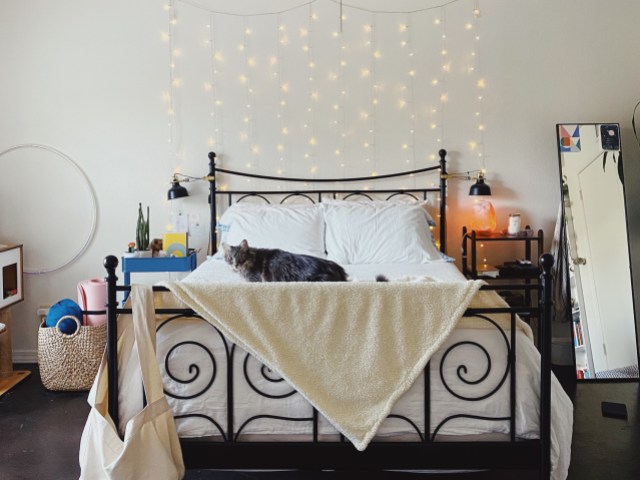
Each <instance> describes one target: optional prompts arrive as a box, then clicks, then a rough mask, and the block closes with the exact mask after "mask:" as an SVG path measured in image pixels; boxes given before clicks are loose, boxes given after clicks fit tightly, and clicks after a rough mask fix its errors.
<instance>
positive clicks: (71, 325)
mask: <svg viewBox="0 0 640 480" xmlns="http://www.w3.org/2000/svg"><path fill="white" fill-rule="evenodd" d="M68 316H70V317H74V318H76V319H77V320H78V322H79V323H80V324H82V309H81V308H80V305H78V304H77V303H76V302H74V301H73V300H71V299H70V298H63V299H62V300H60V301H59V302H58V303H56V304H54V305H51V307H50V308H49V312H48V313H47V318H46V319H45V325H46V326H47V327H55V326H56V325H57V324H58V321H59V320H60V319H61V318H62V317H68ZM58 328H59V329H60V331H61V332H62V333H65V334H67V335H71V334H72V333H74V332H75V331H76V329H77V328H78V324H77V323H76V322H75V321H74V320H73V319H72V318H65V319H63V320H62V321H61V322H60V325H59V326H58Z"/></svg>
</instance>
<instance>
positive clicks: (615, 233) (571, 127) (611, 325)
mask: <svg viewBox="0 0 640 480" xmlns="http://www.w3.org/2000/svg"><path fill="white" fill-rule="evenodd" d="M557 138H558V152H559V159H560V172H561V176H562V202H563V206H564V210H563V215H564V225H565V231H564V233H565V239H566V240H565V242H564V243H565V245H564V248H566V255H565V257H566V258H567V259H568V263H569V264H568V266H567V272H568V278H567V280H566V281H567V290H568V293H569V294H570V307H571V308H570V309H567V315H569V316H570V317H571V318H570V322H571V325H572V327H573V346H574V350H575V363H576V376H577V378H578V379H608V378H638V348H637V345H636V327H635V314H634V311H635V309H634V303H633V291H632V286H631V262H630V256H629V242H628V235H627V215H626V206H625V193H624V175H623V164H622V150H621V143H620V126H619V125H618V124H616V123H608V124H601V123H589V124H585V123H581V124H559V125H557Z"/></svg>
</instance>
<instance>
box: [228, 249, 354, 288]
mask: <svg viewBox="0 0 640 480" xmlns="http://www.w3.org/2000/svg"><path fill="white" fill-rule="evenodd" d="M222 249H223V250H224V259H225V261H226V262H227V263H228V264H229V265H231V267H232V268H233V269H234V270H235V271H236V272H238V273H239V274H240V275H242V277H243V278H244V279H245V280H247V281H249V282H346V281H347V273H346V272H345V271H344V268H342V267H341V266H340V265H338V264H337V263H335V262H332V261H331V260H325V259H324V258H318V257H312V256H311V255H302V254H298V253H291V252H287V251H284V250H280V249H277V248H254V247H250V246H249V243H248V242H247V241H246V240H242V242H240V245H238V246H231V245H228V244H226V243H223V244H222Z"/></svg>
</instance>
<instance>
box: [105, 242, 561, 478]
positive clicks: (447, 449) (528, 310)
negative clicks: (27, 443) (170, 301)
mask: <svg viewBox="0 0 640 480" xmlns="http://www.w3.org/2000/svg"><path fill="white" fill-rule="evenodd" d="M540 262H541V265H542V268H543V273H542V275H541V282H540V286H539V287H537V288H539V289H540V290H541V294H540V304H539V306H537V307H504V308H470V309H468V310H467V311H466V312H465V316H473V317H477V318H481V319H483V321H486V322H488V323H489V324H490V325H491V328H493V329H495V330H497V332H498V335H499V337H500V338H501V339H502V340H503V341H504V345H505V351H506V358H507V361H506V367H505V369H504V371H502V370H500V371H499V372H498V375H497V377H498V378H499V381H498V383H497V384H496V385H491V386H489V387H488V388H485V389H482V385H483V381H484V380H485V379H486V378H487V377H488V376H489V374H490V373H491V370H492V368H497V367H494V366H493V365H494V363H495V362H494V360H495V359H492V357H491V355H490V353H489V352H488V351H487V350H486V349H485V348H484V347H483V346H482V344H481V343H479V342H476V341H473V340H465V341H460V342H457V343H453V344H452V345H450V346H449V348H448V349H447V350H446V351H444V352H442V356H441V359H440V361H439V364H438V365H435V366H434V367H435V368H434V369H433V370H434V371H436V372H438V373H437V374H438V375H439V377H440V381H441V382H442V385H443V386H444V388H445V389H447V390H448V391H449V392H450V394H451V395H453V396H455V397H456V398H459V399H461V400H463V401H467V402H475V401H479V400H483V399H486V398H488V397H491V396H492V395H494V394H495V392H496V391H497V390H498V389H500V388H502V387H503V386H504V385H505V384H507V385H508V389H509V414H508V415H505V416H499V417H491V416H487V417H484V416H478V415H469V414H465V413H454V414H452V415H450V416H447V417H445V418H443V419H442V420H441V421H440V422H439V424H438V425H437V426H436V427H435V428H431V390H430V387H431V384H432V378H431V375H432V374H431V373H430V371H431V368H430V365H427V368H425V371H424V376H423V379H424V392H423V397H424V412H423V415H424V428H423V429H421V428H419V427H418V426H417V423H418V422H417V421H416V420H415V419H412V418H409V417H405V416H400V415H390V416H389V418H394V419H397V420H398V421H402V422H406V423H407V424H408V425H410V426H411V429H412V430H413V431H415V440H413V441H407V442H404V441H403V442H389V441H375V442H372V443H371V444H370V445H369V446H368V447H367V449H366V450H364V451H362V452H359V451H357V450H356V449H355V448H354V447H353V446H352V445H351V444H350V443H349V442H348V441H346V440H345V438H344V437H342V436H340V438H339V440H338V441H326V440H322V439H320V435H319V414H318V412H317V411H316V410H315V409H313V410H312V411H311V414H310V415H309V416H307V417H303V418H295V417H293V418H289V417H285V416H276V415H270V414H258V415H254V416H252V417H250V418H248V419H246V420H244V421H243V422H242V423H241V424H239V425H236V421H235V419H234V405H235V404H236V403H235V399H234V390H235V387H234V381H236V382H237V381H238V378H239V377H238V376H235V377H234V368H233V364H234V362H233V360H234V357H235V356H236V355H238V354H239V351H238V349H237V348H236V346H235V345H234V344H232V343H231V342H229V341H228V340H227V339H226V338H225V337H224V336H223V335H222V334H220V332H217V331H216V332H217V335H218V336H219V341H220V342H222V344H223V346H224V355H223V356H222V358H216V356H215V355H214V353H213V352H212V351H210V349H208V348H207V347H206V346H205V345H203V344H202V343H199V342H198V341H197V340H194V341H181V342H179V343H177V344H176V345H174V346H171V347H170V348H169V349H168V351H167V353H166V356H165V359H164V362H165V366H164V369H165V371H166V373H167V375H168V376H169V377H170V378H171V379H172V380H173V381H175V382H178V383H182V384H189V383H193V382H195V380H196V379H199V381H200V383H201V384H204V387H199V388H198V389H197V391H194V392H189V394H184V393H180V394H177V393H175V392H172V391H171V389H169V388H166V389H165V393H166V394H167V395H168V396H169V397H173V398H182V399H185V400H188V399H193V398H197V397H198V396H200V395H201V394H203V393H204V391H205V390H207V389H209V388H210V387H211V386H212V385H213V384H214V383H215V382H225V383H226V396H227V397H226V404H227V418H226V423H227V424H226V426H223V425H221V424H220V423H218V422H216V420H215V419H213V418H210V417H208V416H206V415H202V414H199V413H197V412H196V413H189V414H183V415H176V419H180V418H185V417H186V416H193V417H199V418H201V419H202V420H203V421H209V422H211V423H212V424H213V425H214V430H216V431H217V432H218V434H219V435H218V436H219V439H218V440H217V441H203V440H201V439H183V440H182V441H181V442H182V448H183V455H184V460H185V464H186V466H187V468H213V469H285V468H288V469H292V468H293V469H336V470H351V469H353V470H361V471H363V470H364V471H366V470H379V469H445V470H446V469H465V468H468V469H474V468H478V469H480V468H484V469H512V470H534V469H537V470H539V472H540V478H541V479H543V478H544V479H548V478H549V471H550V412H551V406H550V397H551V365H550V350H551V331H550V325H551V324H550V321H551V293H552V289H551V267H552V264H553V257H552V256H551V255H549V254H545V255H543V256H542V258H541V259H540ZM104 265H105V267H106V269H107V321H108V344H107V355H108V365H109V369H108V372H109V414H110V416H111V418H112V419H113V421H114V423H115V424H116V425H118V419H119V412H118V378H117V375H116V374H115V372H117V371H118V370H117V343H116V338H117V316H118V315H119V314H121V313H130V312H131V310H130V309H127V308H121V307H119V304H118V302H117V295H118V292H125V291H128V290H129V288H130V287H127V286H119V285H117V277H116V268H117V265H118V260H117V258H116V257H113V256H109V257H107V258H106V259H105V262H104ZM500 288H501V289H503V288H504V287H500ZM483 289H493V288H492V287H490V286H484V287H483ZM154 290H156V291H158V290H160V291H162V290H165V289H164V288H163V287H154ZM156 313H157V314H162V315H169V316H170V317H169V318H168V319H167V320H165V321H164V322H163V323H162V324H161V325H160V326H159V331H161V330H162V329H163V328H165V326H166V325H168V324H170V323H171V322H174V321H178V320H179V319H182V318H184V317H187V318H196V319H198V318H200V317H199V315H198V314H197V312H194V311H192V310H190V309H167V308H158V309H156ZM532 313H533V314H535V315H536V316H539V318H540V324H541V326H540V337H539V339H538V340H539V342H538V343H539V346H538V348H539V350H540V354H541V365H540V370H541V376H540V438H539V439H535V440H517V439H516V403H515V402H516V381H517V378H516V375H515V362H516V356H517V352H516V345H517V342H516V317H517V315H519V314H532ZM492 314H507V315H509V316H510V329H508V330H505V329H503V328H502V327H501V326H500V325H498V324H497V323H496V322H495V321H494V320H492V319H491V318H490V317H489V315H492ZM200 321H203V322H206V321H205V320H202V319H200ZM209 325H210V324H209ZM211 328H212V329H215V327H213V326H212V325H211ZM186 346H193V347H195V348H199V349H203V350H204V351H205V352H206V353H205V357H206V358H208V361H209V362H211V366H212V374H211V377H210V378H209V377H207V378H204V379H203V378H200V376H201V369H200V367H199V366H198V365H191V366H190V367H189V372H190V376H189V377H188V378H180V377H179V376H177V375H175V374H174V373H172V368H171V365H170V356H171V354H172V352H173V351H175V350H176V349H180V348H184V347H186ZM461 348H472V349H476V350H477V351H479V352H481V355H484V356H485V357H486V371H484V372H480V373H479V374H478V373H477V372H473V373H471V372H470V371H469V369H470V367H471V366H470V365H467V364H465V363H461V364H460V365H457V366H456V367H455V368H454V369H453V370H454V371H455V372H456V374H455V376H456V381H457V382H462V383H463V384H465V385H467V386H470V385H474V386H475V385H478V386H480V389H481V390H475V389H474V390H473V392H474V393H473V394H469V393H462V392H460V391H457V389H456V386H455V385H454V384H453V383H451V381H450V379H448V378H446V375H445V373H444V371H445V369H446V368H445V364H446V362H449V361H451V359H452V357H453V352H455V350H456V349H461ZM243 355H246V356H245V357H244V358H243V359H242V362H241V364H242V370H243V371H242V375H241V376H240V378H241V379H242V380H243V381H245V382H247V384H248V385H249V387H250V388H251V389H252V390H253V391H254V392H256V394H257V395H263V396H266V397H268V398H271V399H278V398H287V397H289V396H291V395H295V394H296V392H295V391H294V390H292V389H290V387H289V388H286V387H284V386H283V387H282V388H279V390H278V391H277V392H275V393H274V392H265V391H263V390H262V389H261V388H259V387H257V386H256V385H255V384H254V383H253V381H252V375H256V374H257V375H260V376H262V377H263V378H266V379H267V381H268V382H270V383H271V384H273V385H283V383H284V381H283V380H282V379H281V378H279V377H278V375H277V374H276V373H275V372H272V371H270V370H268V369H267V367H265V366H264V365H260V364H258V363H257V362H256V361H255V360H254V359H253V357H250V356H249V355H248V354H243ZM252 369H253V371H252ZM449 370H451V369H449ZM493 373H494V374H495V372H493ZM472 376H473V377H472ZM494 376H495V375H494ZM234 378H235V380H234ZM461 417H466V418H474V419H480V420H483V421H496V422H508V424H509V428H508V431H509V439H508V440H506V441H491V442H466V441H465V442H458V441H456V442H450V441H446V442H438V441H437V440H438V434H439V432H440V430H441V429H442V428H443V427H444V426H445V425H446V424H447V423H448V422H451V421H455V420H456V419H458V418H461ZM261 418H277V419H279V420H283V421H292V422H308V423H309V424H310V425H311V430H312V438H311V439H310V440H309V441H300V442H298V441H296V442H291V441H279V442H264V441H260V442H253V441H243V439H242V435H243V432H244V430H245V428H246V427H247V425H249V424H250V423H251V422H253V421H255V420H259V419H261Z"/></svg>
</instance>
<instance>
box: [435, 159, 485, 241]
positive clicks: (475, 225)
mask: <svg viewBox="0 0 640 480" xmlns="http://www.w3.org/2000/svg"><path fill="white" fill-rule="evenodd" d="M442 178H445V179H450V178H458V179H462V180H473V179H475V180H476V181H475V183H474V184H473V185H471V188H470V189H469V196H472V197H478V198H475V199H474V202H473V215H472V218H471V228H472V230H475V231H476V232H477V233H478V234H480V235H489V234H491V233H492V232H493V231H494V230H495V228H496V211H495V208H494V207H493V204H492V203H491V202H490V201H489V200H488V199H487V198H485V197H488V196H491V187H490V186H489V185H488V184H487V183H485V178H486V177H485V174H484V170H470V171H468V172H461V173H446V174H443V175H442Z"/></svg>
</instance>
